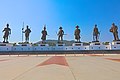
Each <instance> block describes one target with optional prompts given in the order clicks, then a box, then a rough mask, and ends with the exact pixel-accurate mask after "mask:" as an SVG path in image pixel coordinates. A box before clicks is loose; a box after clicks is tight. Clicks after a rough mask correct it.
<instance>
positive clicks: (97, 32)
mask: <svg viewBox="0 0 120 80" xmlns="http://www.w3.org/2000/svg"><path fill="white" fill-rule="evenodd" d="M99 35H100V32H99V31H98V28H97V25H95V27H94V30H93V41H95V42H99V40H98V39H99Z"/></svg>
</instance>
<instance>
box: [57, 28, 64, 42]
mask: <svg viewBox="0 0 120 80" xmlns="http://www.w3.org/2000/svg"><path fill="white" fill-rule="evenodd" d="M59 29H60V30H59V32H58V34H57V35H58V42H60V41H63V35H64V31H63V30H62V27H60V28H59Z"/></svg>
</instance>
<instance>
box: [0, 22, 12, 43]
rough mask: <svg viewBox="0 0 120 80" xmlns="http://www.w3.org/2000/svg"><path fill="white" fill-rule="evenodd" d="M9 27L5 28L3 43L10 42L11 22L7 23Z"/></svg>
mask: <svg viewBox="0 0 120 80" xmlns="http://www.w3.org/2000/svg"><path fill="white" fill-rule="evenodd" d="M6 26H7V27H6V28H4V30H3V31H2V32H4V36H3V38H4V41H3V43H8V36H9V35H10V34H11V29H10V28H9V24H7V25H6Z"/></svg>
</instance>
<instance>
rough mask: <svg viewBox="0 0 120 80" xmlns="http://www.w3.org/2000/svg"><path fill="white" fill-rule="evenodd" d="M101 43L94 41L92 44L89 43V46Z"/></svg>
mask: <svg viewBox="0 0 120 80" xmlns="http://www.w3.org/2000/svg"><path fill="white" fill-rule="evenodd" d="M101 44H102V43H100V42H99V41H94V42H92V43H90V45H101Z"/></svg>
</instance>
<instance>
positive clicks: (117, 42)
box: [112, 40, 120, 45]
mask: <svg viewBox="0 0 120 80" xmlns="http://www.w3.org/2000/svg"><path fill="white" fill-rule="evenodd" d="M112 45H120V40H119V41H118V40H117V41H116V40H114V41H113V42H112Z"/></svg>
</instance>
